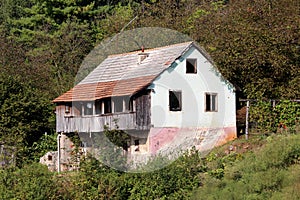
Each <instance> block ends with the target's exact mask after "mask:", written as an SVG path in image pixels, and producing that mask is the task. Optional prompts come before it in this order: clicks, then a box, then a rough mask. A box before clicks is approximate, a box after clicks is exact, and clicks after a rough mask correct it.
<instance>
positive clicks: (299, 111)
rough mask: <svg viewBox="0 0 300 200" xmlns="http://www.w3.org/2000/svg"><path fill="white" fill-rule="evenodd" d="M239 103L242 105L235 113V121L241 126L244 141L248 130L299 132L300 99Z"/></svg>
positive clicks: (253, 100) (245, 100)
mask: <svg viewBox="0 0 300 200" xmlns="http://www.w3.org/2000/svg"><path fill="white" fill-rule="evenodd" d="M239 102H240V103H241V104H242V105H241V109H239V110H238V112H237V121H238V122H239V123H240V124H242V128H244V133H245V137H246V139H248V135H249V129H250V128H251V129H254V128H255V129H256V130H258V131H269V132H277V131H278V130H279V131H283V130H289V131H291V132H293V131H294V132H297V131H299V130H298V129H299V127H300V124H299V122H300V99H295V100H277V99H270V100H257V99H239Z"/></svg>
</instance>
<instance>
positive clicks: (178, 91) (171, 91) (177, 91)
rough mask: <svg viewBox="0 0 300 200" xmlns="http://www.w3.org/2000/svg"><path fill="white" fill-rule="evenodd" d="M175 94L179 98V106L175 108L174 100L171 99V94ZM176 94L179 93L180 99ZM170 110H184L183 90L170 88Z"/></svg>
mask: <svg viewBox="0 0 300 200" xmlns="http://www.w3.org/2000/svg"><path fill="white" fill-rule="evenodd" d="M172 93H173V95H175V97H176V99H177V100H178V104H179V106H178V107H176V108H175V106H172V105H171V104H174V103H172V102H173V101H171V94H172ZM176 94H179V99H178V96H177V95H176ZM169 111H172V112H179V111H182V91H181V90H169Z"/></svg>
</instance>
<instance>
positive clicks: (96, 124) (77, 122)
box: [56, 112, 150, 133]
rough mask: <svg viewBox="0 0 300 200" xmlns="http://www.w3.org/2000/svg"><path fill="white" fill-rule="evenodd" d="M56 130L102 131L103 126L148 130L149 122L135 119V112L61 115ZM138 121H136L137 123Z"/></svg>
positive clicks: (66, 131)
mask: <svg viewBox="0 0 300 200" xmlns="http://www.w3.org/2000/svg"><path fill="white" fill-rule="evenodd" d="M56 120H57V121H56V131H57V132H65V133H69V132H87V133H89V132H102V131H103V130H104V126H105V125H106V126H108V128H110V129H113V128H116V127H115V126H116V124H117V125H118V126H119V129H121V130H149V129H150V123H149V122H146V121H143V120H142V121H141V120H139V119H138V120H137V115H136V112H130V113H114V114H105V115H88V116H62V117H58V116H57V119H56ZM137 122H138V123H137Z"/></svg>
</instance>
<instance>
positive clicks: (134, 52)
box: [108, 40, 194, 58]
mask: <svg viewBox="0 0 300 200" xmlns="http://www.w3.org/2000/svg"><path fill="white" fill-rule="evenodd" d="M193 42H194V41H192V40H191V41H188V42H181V43H176V44H171V45H166V46H161V47H155V48H151V49H145V51H144V53H147V52H150V51H154V50H160V49H164V48H168V47H175V46H180V45H183V44H192V43H193ZM141 52H142V51H141V50H136V51H131V52H125V53H118V54H111V55H108V58H111V57H117V56H126V55H132V54H136V53H141Z"/></svg>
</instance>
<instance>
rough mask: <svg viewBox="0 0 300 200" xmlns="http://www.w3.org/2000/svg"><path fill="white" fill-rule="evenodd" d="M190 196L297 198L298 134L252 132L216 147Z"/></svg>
mask: <svg viewBox="0 0 300 200" xmlns="http://www.w3.org/2000/svg"><path fill="white" fill-rule="evenodd" d="M206 159H207V161H208V163H207V165H208V172H207V173H206V174H205V176H204V181H203V185H202V187H200V188H199V189H198V190H197V191H196V192H195V194H194V196H193V198H194V199H290V200H291V199H300V135H299V134H277V135H276V134H270V135H260V134H255V135H251V136H250V137H249V140H245V139H244V138H240V139H237V140H235V141H232V142H230V143H228V144H226V145H224V146H222V147H219V148H216V149H215V150H214V151H213V152H211V153H210V154H209V155H208V157H207V158H206Z"/></svg>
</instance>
